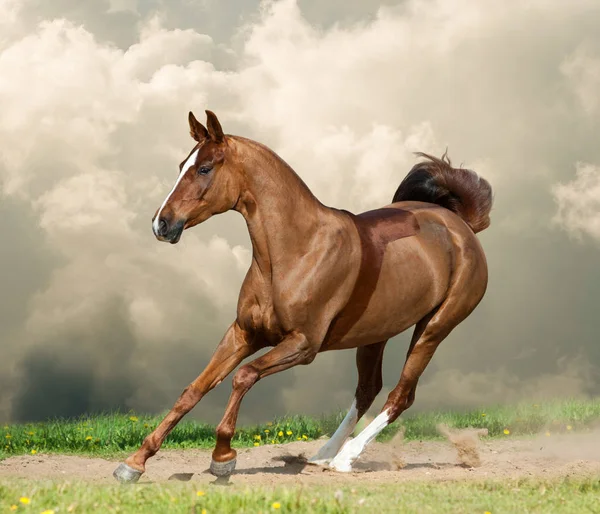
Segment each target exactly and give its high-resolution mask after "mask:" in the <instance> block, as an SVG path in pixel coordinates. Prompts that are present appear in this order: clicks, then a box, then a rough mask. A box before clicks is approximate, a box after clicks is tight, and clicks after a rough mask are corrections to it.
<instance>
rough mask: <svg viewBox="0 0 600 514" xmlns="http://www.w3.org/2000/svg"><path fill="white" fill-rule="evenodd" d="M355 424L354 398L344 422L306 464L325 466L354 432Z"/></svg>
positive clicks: (356, 418) (356, 421)
mask: <svg viewBox="0 0 600 514" xmlns="http://www.w3.org/2000/svg"><path fill="white" fill-rule="evenodd" d="M356 423H358V410H357V408H356V398H355V399H354V401H353V402H352V407H350V410H349V411H348V414H346V417H345V418H344V421H342V422H341V423H340V426H339V427H338V428H337V430H336V431H335V433H334V434H333V435H332V436H331V439H329V441H327V442H326V443H325V444H324V445H323V446H322V447H321V449H320V450H319V451H318V452H317V454H316V455H315V456H314V457H311V458H310V459H309V461H308V462H310V463H312V464H326V463H328V462H329V461H330V460H331V459H333V458H334V457H335V456H336V455H337V453H338V452H339V451H340V448H341V447H342V445H343V444H344V443H345V442H346V439H348V436H349V435H350V434H351V433H352V432H353V431H354V427H355V426H356Z"/></svg>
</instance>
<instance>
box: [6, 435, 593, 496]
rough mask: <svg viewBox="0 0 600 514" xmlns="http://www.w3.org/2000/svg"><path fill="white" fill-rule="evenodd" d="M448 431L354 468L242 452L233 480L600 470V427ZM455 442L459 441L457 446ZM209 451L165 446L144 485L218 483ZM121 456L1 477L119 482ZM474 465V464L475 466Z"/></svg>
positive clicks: (19, 462)
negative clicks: (488, 433) (510, 432)
mask: <svg viewBox="0 0 600 514" xmlns="http://www.w3.org/2000/svg"><path fill="white" fill-rule="evenodd" d="M442 432H443V433H444V434H445V435H446V437H447V438H448V440H447V441H424V442H416V441H411V442H403V441H402V440H401V439H400V438H396V440H395V441H392V442H390V443H372V444H371V445H370V446H369V447H368V448H367V450H366V452H365V453H364V454H363V455H362V456H361V458H360V459H359V460H358V461H357V462H356V463H355V471H354V472H353V473H336V472H333V471H329V470H326V469H324V468H321V467H317V466H312V465H306V464H305V462H304V460H303V456H305V457H310V456H311V455H312V454H313V453H314V452H316V450H317V449H318V447H319V446H320V445H322V444H323V441H311V442H296V443H290V444H286V445H268V446H261V447H257V448H249V449H243V450H238V462H237V469H236V472H235V473H234V474H233V475H232V477H231V479H230V482H231V483H234V484H242V485H243V484H261V485H279V484H281V485H291V484H311V483H312V484H321V485H326V484H340V485H341V484H353V483H356V484H359V483H360V484H362V485H364V483H365V481H368V482H369V483H373V484H377V483H389V482H398V481H403V480H409V481H410V480H483V479H506V478H522V477H531V478H533V477H536V478H559V477H567V476H571V477H575V476H582V477H585V476H594V475H595V476H599V475H600V432H594V433H568V434H564V435H551V436H550V437H547V436H545V435H540V436H538V437H533V438H529V439H516V438H513V437H512V436H508V437H506V439H502V440H487V441H486V440H483V441H480V440H479V438H478V436H477V434H475V433H467V432H465V431H462V432H460V433H454V432H449V431H447V430H446V431H445V432H444V431H443V430H442ZM453 442H454V444H453ZM209 463H210V451H205V450H164V451H160V452H159V453H158V454H157V455H156V456H155V457H154V458H152V459H150V460H149V461H148V463H147V470H146V474H145V475H144V476H143V477H142V478H141V479H140V483H150V482H165V481H167V480H181V481H190V480H191V481H193V482H196V483H198V484H207V483H210V482H214V481H215V478H214V477H213V476H212V475H210V474H209V473H208V472H207V469H208V466H209ZM117 464H118V462H117V461H111V460H106V459H100V458H87V457H78V456H68V455H43V454H42V455H40V454H38V455H26V456H18V457H11V458H9V459H6V460H4V461H2V462H0V480H1V479H2V478H7V477H24V478H29V479H70V480H72V479H84V480H90V481H94V482H112V481H113V478H112V472H113V470H114V468H115V467H116V465H117ZM472 466H475V467H472Z"/></svg>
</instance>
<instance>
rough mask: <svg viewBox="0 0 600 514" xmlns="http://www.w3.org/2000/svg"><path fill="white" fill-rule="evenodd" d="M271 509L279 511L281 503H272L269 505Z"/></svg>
mask: <svg viewBox="0 0 600 514" xmlns="http://www.w3.org/2000/svg"><path fill="white" fill-rule="evenodd" d="M271 507H273V508H274V509H280V508H281V503H279V502H273V505H271Z"/></svg>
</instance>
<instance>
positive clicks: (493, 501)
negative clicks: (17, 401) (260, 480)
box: [0, 479, 600, 514]
mask: <svg viewBox="0 0 600 514" xmlns="http://www.w3.org/2000/svg"><path fill="white" fill-rule="evenodd" d="M198 488H199V486H198V485H194V484H191V483H189V482H188V483H185V484H182V483H169V484H149V485H145V486H133V487H131V486H129V487H123V486H118V485H98V484H95V485H94V484H89V483H77V482H61V483H58V482H50V481H35V482H34V481H25V480H16V479H15V480H8V481H3V482H0V512H11V507H12V506H15V507H16V508H15V507H12V508H13V510H15V511H16V512H27V513H34V512H35V513H42V512H44V511H50V512H54V513H57V514H58V513H63V512H73V513H86V514H87V513H94V512H119V513H122V514H128V513H138V512H152V513H163V512H164V513H182V514H183V513H186V514H187V513H197V514H202V513H206V514H213V513H215V514H216V513H219V514H226V513H233V512H236V513H237V512H244V513H259V512H261V513H292V512H293V513H295V514H302V513H313V512H319V513H346V512H348V513H353V512H356V513H367V512H378V513H387V512H390V513H391V512H394V513H397V512H403V513H419V514H420V513H427V512H432V513H436V514H440V513H441V514H443V513H480V514H484V513H486V512H490V513H492V514H501V513H513V512H514V513H520V514H522V513H552V512H561V513H577V514H581V513H586V512H587V513H590V512H600V504H599V501H598V498H599V496H600V483H599V481H598V480H591V479H586V480H562V481H558V482H556V481H555V482H550V481H538V480H504V481H501V482H500V481H487V482H406V483H396V484H379V485H371V486H364V485H361V486H355V487H346V486H344V487H323V486H310V487H300V486H298V487H291V488H281V487H275V488H268V487H256V486H252V487H250V486H237V485H234V486H231V487H221V486H212V485H208V486H202V490H201V491H200V494H201V496H199V495H198ZM21 498H23V499H24V500H23V501H25V502H28V503H26V504H24V503H21V501H20V499H21Z"/></svg>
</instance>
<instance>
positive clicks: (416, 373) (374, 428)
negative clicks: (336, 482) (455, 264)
mask: <svg viewBox="0 0 600 514" xmlns="http://www.w3.org/2000/svg"><path fill="white" fill-rule="evenodd" d="M455 292H456V291H455ZM482 296H483V292H481V295H480V296H479V295H473V293H472V292H471V294H468V295H467V297H466V298H464V297H463V298H460V295H456V294H451V295H449V296H448V298H446V300H445V301H444V303H442V305H441V306H440V307H439V309H438V310H437V312H435V313H434V314H433V315H431V314H429V315H428V316H426V317H425V318H424V319H423V320H421V321H420V322H419V323H417V325H416V327H415V333H414V334H413V340H412V341H411V345H410V348H409V350H408V355H407V358H406V362H405V364H404V367H403V368H402V374H401V376H400V382H398V385H397V386H396V387H395V388H394V389H393V390H392V392H391V393H390V394H389V395H388V399H387V401H386V402H385V405H384V406H383V409H382V411H381V413H380V414H379V415H378V416H377V417H376V418H375V419H374V420H373V421H372V422H371V424H369V426H367V427H366V428H365V429H364V430H363V431H362V432H361V433H360V434H359V435H358V436H357V437H355V438H354V439H352V440H351V441H349V442H348V443H347V444H346V445H345V446H344V447H343V448H342V450H341V451H340V452H339V453H338V454H337V455H336V456H335V458H334V459H333V460H332V461H331V463H330V467H331V468H333V469H335V470H336V471H351V470H352V463H353V462H354V461H355V460H356V459H357V458H358V457H359V455H360V454H361V453H362V451H363V450H364V449H365V447H366V446H367V444H369V443H370V442H371V441H372V440H373V439H375V437H377V435H378V434H379V433H380V432H381V431H382V430H383V429H384V428H385V427H386V426H388V425H389V424H390V423H392V422H394V421H395V420H396V419H397V418H398V416H400V414H401V413H402V412H404V411H405V410H406V409H408V408H409V407H410V406H411V405H412V403H413V402H414V399H415V390H416V387H417V382H418V381H419V377H420V376H421V374H422V373H423V371H424V370H425V368H426V367H427V365H428V364H429V361H430V360H431V358H432V357H433V354H434V353H435V350H436V349H437V347H438V345H439V344H440V343H441V342H442V341H443V340H444V339H445V338H446V337H447V336H448V334H449V333H450V332H451V331H452V329H453V328H454V327H456V325H458V324H459V323H460V322H461V321H462V320H464V319H465V318H466V317H467V316H468V315H469V314H470V313H471V312H472V311H473V309H474V308H475V306H476V305H477V304H478V303H479V301H480V299H481V297H482Z"/></svg>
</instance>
